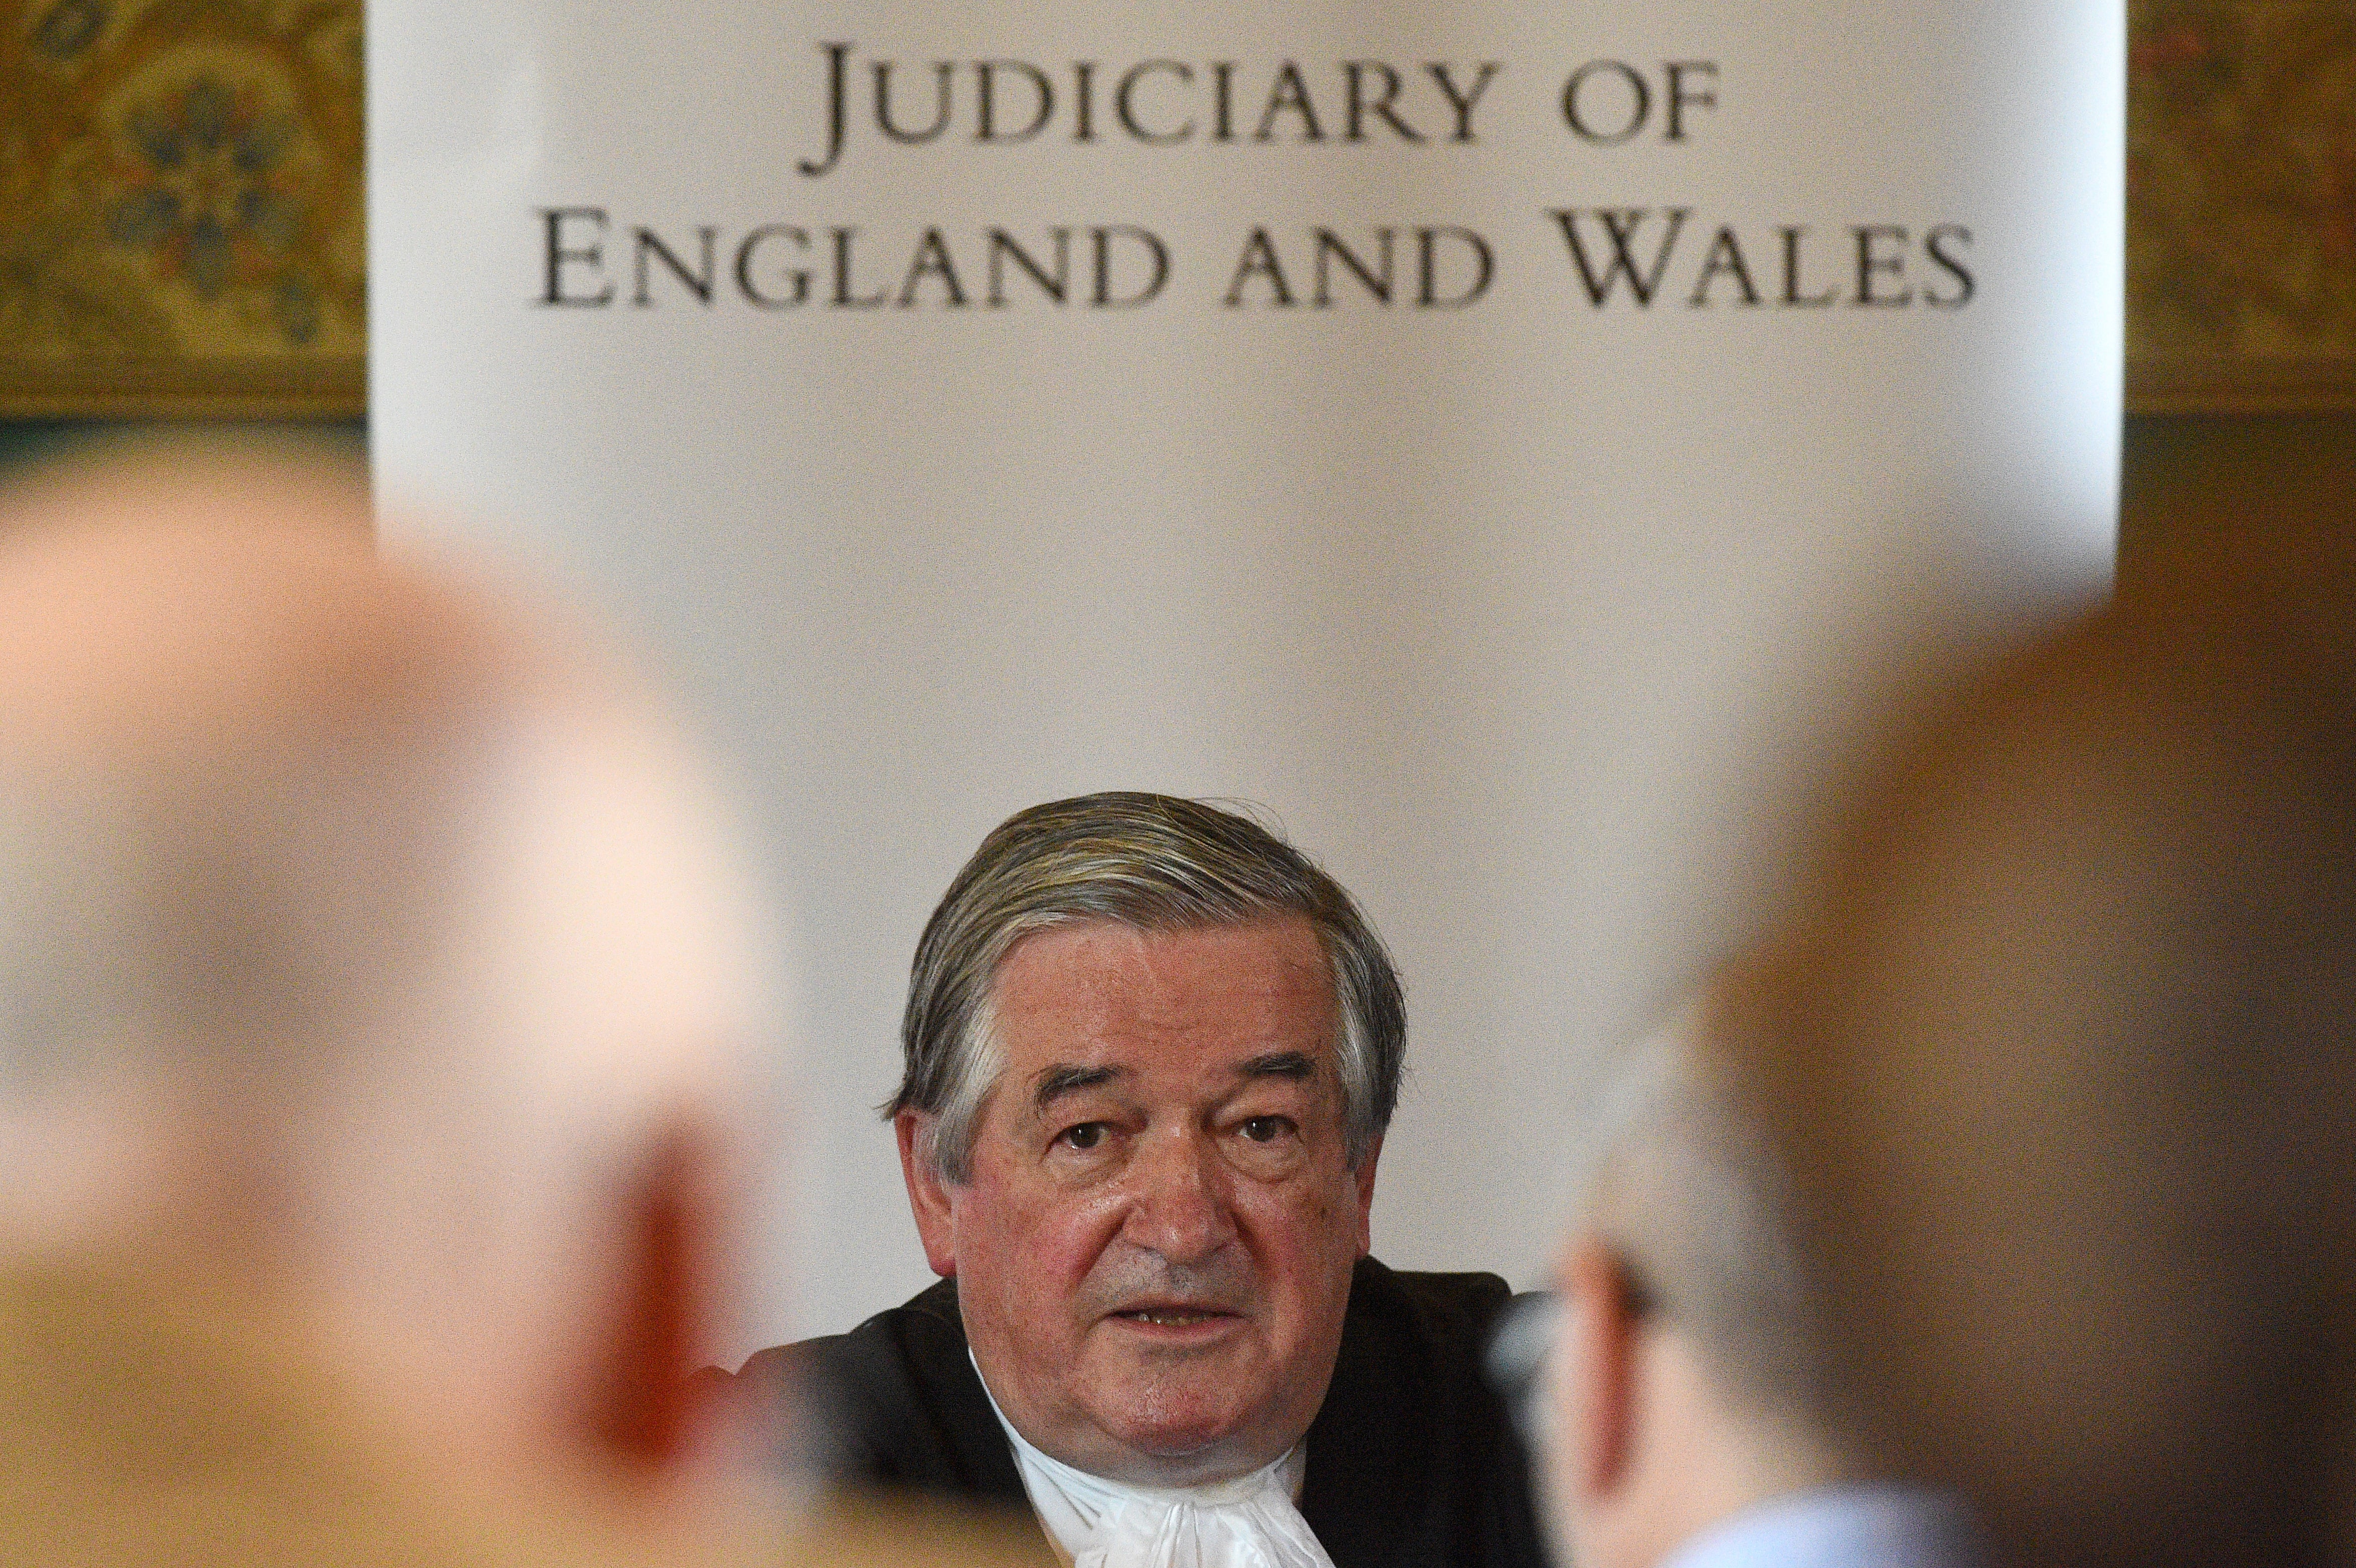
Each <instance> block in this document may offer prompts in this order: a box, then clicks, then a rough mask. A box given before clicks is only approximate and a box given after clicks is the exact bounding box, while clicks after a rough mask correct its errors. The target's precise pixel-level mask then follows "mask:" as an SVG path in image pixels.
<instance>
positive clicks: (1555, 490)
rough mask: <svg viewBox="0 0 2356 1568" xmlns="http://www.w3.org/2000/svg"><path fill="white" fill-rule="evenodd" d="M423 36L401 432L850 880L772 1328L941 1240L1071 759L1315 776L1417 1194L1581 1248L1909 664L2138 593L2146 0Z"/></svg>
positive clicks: (802, 1132) (403, 73) (392, 220)
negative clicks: (1602, 1119)
mask: <svg viewBox="0 0 2356 1568" xmlns="http://www.w3.org/2000/svg"><path fill="white" fill-rule="evenodd" d="M368 26H369V34H368V37H369V67H370V69H369V113H370V132H371V151H370V167H369V191H370V207H371V210H370V215H369V234H370V245H371V256H370V291H371V314H372V345H371V357H372V364H373V389H372V399H371V408H372V439H373V443H374V453H375V460H376V464H377V467H378V472H379V475H380V485H381V487H382V488H383V490H384V491H385V492H386V493H387V496H388V498H389V499H393V500H402V499H416V498H423V499H427V500H430V501H432V502H434V503H435V504H437V505H440V506H442V507H450V508H455V511H454V512H453V515H458V516H463V517H467V518H469V519H471V520H472V521H473V522H475V523H477V524H478V525H479V526H481V527H483V528H487V529H490V530H493V531H492V532H491V533H490V534H489V535H487V538H488V539H490V540H492V541H493V542H496V543H497V544H498V545H500V546H501V547H503V548H505V549H509V550H510V551H515V550H520V551H522V552H525V553H526V554H527V555H529V556H531V557H535V558H539V559H541V560H544V561H548V562H553V563H557V564H558V565H560V567H561V569H562V570H563V571H567V572H569V573H570V574H571V575H572V576H573V578H574V579H575V580H576V581H585V582H586V583H587V584H588V585H589V586H590V587H591V588H592V590H593V591H594V592H596V593H598V594H599V595H601V596H602V597H604V598H605V600H606V601H607V602H608V603H611V604H612V605H614V606H615V607H616V608H618V609H620V610H621V611H622V612H623V613H625V614H626V616H628V617H629V618H631V620H632V621H633V622H634V623H635V624H637V626H638V627H639V629H640V630H641V632H642V633H643V634H644V635H646V636H647V637H648V638H649V639H650V640H651V641H653V642H654V643H655V644H656V645H657V646H658V647H659V649H660V650H661V651H662V652H663V653H664V654H665V655H666V656H668V657H669V659H670V661H671V662H672V665H673V667H674V671H675V673H676V674H677V675H678V676H679V677H680V678H681V680H682V681H683V682H684V684H685V685H686V687H687V688H688V689H689V691H690V692H691V695H692V698H693V700H694V701H695V703H696V705H697V710H698V712H699V715H700V717H701V720H703V721H704V722H705V723H706V724H707V725H708V726H709V727H710V728H711V730H712V731H713V733H714V734H715V735H716V736H717V737H718V738H719V739H720V740H721V741H722V742H723V745H724V746H725V747H726V748H727V749H729V750H730V751H731V752H732V753H733V758H734V763H735V764H736V765H737V767H738V768H739V769H740V770H741V776H742V778H743V780H744V783H745V784H746V786H747V787H748V789H749V790H750V791H751V793H752V795H753V796H754V798H755V802H756V803H757V805H758V806H759V808H760V810H761V812H762V813H763V816H762V827H763V829H764V832H765V834H766V848H767V849H768V850H769V851H770V852H771V853H772V854H773V856H774V859H775V865H776V872H777V875H778V878H779V880H780V883H781V885H782V886H783V888H784V889H786V890H787V894H788V897H789V901H790V909H791V913H792V919H793V934H794V938H795V940H796V942H797V944H798V951H797V953H796V955H795V967H796V969H797V971H798V976H799V987H800V992H801V997H802V1000H803V1002H804V1007H803V1010H802V1012H801V1015H800V1017H799V1019H798V1048H799V1051H800V1055H801V1060H802V1066H801V1077H802V1081H803V1083H804V1084H805V1095H804V1099H805V1104H806V1114H805V1115H804V1116H803V1119H802V1121H801V1123H800V1125H798V1127H796V1128H795V1129H794V1130H793V1131H794V1135H795V1136H796V1138H797V1139H798V1146H799V1151H800V1157H799V1158H798V1162H797V1170H798V1177H797V1178H795V1179H793V1180H791V1181H788V1180H787V1179H784V1178H782V1177H781V1179H780V1184H779V1190H780V1193H781V1194H783V1193H786V1192H789V1191H790V1192H792V1193H794V1194H795V1195H794V1196H793V1197H792V1198H791V1199H790V1200H786V1199H784V1198H782V1197H781V1200H780V1208H779V1213H778V1217H777V1221H776V1225H777V1232H778V1237H777V1245H776V1254H775V1256H774V1257H773V1258H770V1259H766V1260H765V1261H764V1267H765V1269H766V1274H767V1279H766V1285H767V1287H768V1289H769V1291H770V1296H769V1297H768V1299H769V1302H770V1307H769V1317H768V1319H767V1320H766V1322H764V1323H762V1324H759V1325H757V1326H756V1327H757V1328H758V1329H759V1330H760V1331H761V1332H762V1333H763V1334H764V1335H765V1336H766V1337H767V1338H772V1339H774V1338H779V1337H783V1336H785V1335H787V1334H799V1333H804V1332H813V1331H819V1330H830V1329H837V1328H845V1327H848V1326H849V1325H850V1324H851V1323H852V1322H853V1321H855V1320H856V1319H857V1318H859V1317H862V1316H863V1315H864V1314H866V1313H868V1312H870V1311H872V1310H874V1309H876V1308H879V1307H884V1306H886V1305H889V1304H891V1303H894V1302H895V1301H897V1300H899V1299H900V1298H902V1297H903V1296H906V1295H907V1294H909V1293H910V1292H912V1291H913V1290H914V1289H916V1287H917V1286H919V1285H922V1284H923V1283H924V1282H925V1280H926V1274H925V1270H924V1264H923V1261H922V1258H921V1254H920V1253H919V1252H918V1249H917V1245H916V1236H915V1232H914V1229H913V1227H912V1226H911V1225H910V1224H909V1222H908V1221H907V1220H906V1219H905V1202H904V1200H903V1198H902V1195H901V1189H900V1179H899V1175H898V1172H897V1169H896V1167H895V1164H894V1157H893V1152H892V1140H891V1138H890V1136H888V1133H887V1132H886V1130H885V1129H884V1128H883V1127H882V1126H881V1125H879V1124H878V1123H877V1122H876V1121H875V1120H874V1118H873V1112H872V1107H873V1106H874V1105H875V1104H877V1103H878V1102H880V1101H882V1100H883V1099H884V1098H885V1097H886V1096H887V1095H888V1094H889V1093H890V1092H891V1088H892V1085H893V1083H894V1079H895V1075H896V1072H897V1066H898V1057H897V1050H896V1043H895V1029H896V1023H897V1017H898V1009H899V1006H900V1001H901V995H902V989H903V986H904V984H905V974H906V965H907V962H908V957H909V955H910V952H911V950H912V948H913V946H914V944H915V942H916V934H917V931H918V929H919V927H920V925H921V924H922V923H923V921H924V918H925V916H926V913H927V912H928V911H929V909H930V907H931V905H932V903H933V901H934V900H935V899H937V897H938V895H939V894H940V892H941V891H942V890H943V889H944V888H945V887H946V885H947V884H948V880H949V877H950V875H951V873H952V872H953V871H954V870H955V869H956V868H957V866H958V864H959V863H960V862H961V860H962V859H964V857H965V856H966V855H967V854H968V853H969V852H970V851H971V849H972V848H974V846H975V845H976V843H977V842H978V841H979V840H980V837H981V836H982V834H983V833H984V832H985V831H987V829H988V828H989V827H991V826H992V825H993V824H995V823H996V822H997V821H999V820H1000V819H1001V818H1002V817H1003V816H1006V815H1007V814H1008V813H1010V812H1012V811H1013V810H1015V809H1017V808H1019V807H1021V806H1023V805H1029V804H1031V803H1033V802H1035V801H1039V800H1044V799H1047V798H1051V797H1054V796H1058V795H1070V794H1074V793H1077V792H1080V791H1085V790H1093V789H1100V788H1108V787H1126V788H1145V789H1156V790H1163V791H1169V792H1173V793H1179V794H1186V795H1219V796H1231V797H1237V798H1240V799H1243V800H1248V801H1252V802H1257V803H1259V804H1261V805H1265V806H1266V807H1267V808H1269V810H1270V811H1272V812H1273V814H1274V815H1275V816H1277V817H1278V818H1280V820H1281V822H1282V824H1283V826H1284V827H1285V828H1286V829H1287V830H1288V831H1289V833H1290V836H1291V837H1293V838H1294V839H1295V840H1296V841H1298V842H1299V843H1301V845H1302V846H1303V847H1305V848H1307V849H1309V850H1310V851H1311V852H1312V854H1314V855H1316V856H1317V857H1318V858H1319V859H1321V860H1322V861H1323V863H1324V864H1325V865H1326V866H1327V868H1328V869H1331V870H1333V872H1334V873H1335V874H1336V875H1338V876H1339V877H1340V878H1341V880H1343V881H1344V883H1345V884H1346V885H1348V886H1349V887H1350V888H1351V889H1352V890H1353V891H1355V892H1356V893H1357V894H1358V895H1359V897H1360V898H1361V899H1362V900H1363V901H1364V902H1365V905H1366V906H1367V908H1368V909H1369V911H1370V912H1371V913H1372V914H1373V916H1374V918H1375V919H1376V923H1378V925H1379V926H1380V928H1381V929H1382V931H1383V932H1384V933H1385V934H1386V935H1387V938H1388V939H1389V941H1390V942H1391V944H1393V946H1394V947H1395V949H1396V951H1397V953H1398V956H1399V959H1400V962H1401V965H1402V968H1403V970H1404V971H1405V974H1406V976H1407V979H1408V987H1409V992H1408V1000H1409V1008H1410V1016H1411V1033H1410V1048H1409V1049H1410V1061H1411V1067H1410V1072H1411V1079H1410V1082H1409V1085H1408V1094H1407V1097H1406V1100H1405V1102H1404V1104H1403V1108H1402V1110H1401V1113H1400V1116H1399V1120H1398V1124H1397V1125H1396V1126H1395V1127H1394V1130H1393V1136H1392V1137H1391V1139H1390V1141H1389V1144H1388V1146H1387V1151H1386V1154H1385V1157H1384V1160H1383V1171H1382V1180H1381V1190H1380V1191H1379V1193H1378V1196H1377V1200H1376V1243H1377V1251H1378V1253H1381V1254H1382V1255H1383V1256H1384V1257H1385V1258H1386V1259H1387V1261H1388V1262H1390V1263H1393V1264H1400V1265H1407V1266H1424V1267H1455V1268H1491V1269H1496V1270H1498V1271H1500V1272H1504V1273H1507V1274H1509V1275H1514V1276H1515V1278H1517V1279H1518V1280H1521V1281H1524V1282H1527V1281H1530V1280H1532V1279H1533V1278H1534V1277H1535V1276H1536V1275H1537V1271H1538V1269H1539V1268H1540V1266H1541V1264H1542V1263H1543V1261H1544V1257H1545V1252H1546V1248H1547V1245H1548V1243H1549V1242H1550V1240H1551V1234H1550V1232H1551V1231H1552V1228H1553V1226H1554V1225H1555V1223H1556V1222H1557V1221H1558V1218H1559V1214H1558V1202H1559V1173H1560V1172H1561V1171H1562V1169H1563V1168H1564V1167H1565V1165H1566V1163H1567V1161H1568V1159H1569V1153H1570V1151H1569V1149H1568V1147H1567V1144H1566V1139H1567V1136H1568V1135H1567V1131H1566V1127H1567V1122H1568V1118H1569V1116H1570V1115H1572V1114H1573V1113H1574V1112H1575V1111H1576V1110H1577V1108H1578V1107H1579V1105H1580V1102H1581V1097H1582V1095H1583V1093H1584V1092H1585V1090H1586V1088H1587V1086H1588V1083H1589V1081H1590V1068H1591V1065H1592V1063H1593V1061H1594V1060H1595V1053H1596V1051H1598V1049H1599V1047H1601V1045H1603V1044H1605V1043H1607V1042H1609V1041H1610V1040H1612V1039H1613V1038H1614V1037H1616V1036H1618V1035H1619V1034H1620V1033H1622V1031H1623V1030H1625V1029H1629V1028H1631V1027H1632V1026H1633V1025H1636V1024H1639V1023H1641V1022H1643V1021H1644V1019H1646V1017H1647V1015H1648V1013H1649V1012H1650V1010H1651V1009H1653V1008H1655V1007H1656V1006H1657V1005H1658V1004H1659V1002H1660V1000H1661V998H1662V997H1663V995H1664V993H1665V990H1666V989H1668V988H1671V987H1676V986H1677V985H1679V984H1681V983H1682V982H1683V981H1684V980H1685V979H1687V977H1688V976H1690V975H1691V974H1692V972H1693V968H1694V965H1697V963H1700V962H1702V961H1704V960H1705V959H1706V958H1707V956H1708V955H1710V954H1711V953H1713V952H1716V951H1719V949H1720V948H1722V946H1723V944H1725V943H1727V942H1728V941H1730V940H1731V939H1733V938H1734V937H1736V936H1738V935H1739V934H1740V932H1741V931H1742V930H1743V928H1744V923H1745V922H1746V921H1747V920H1749V919H1750V918H1751V917H1752V915H1753V914H1754V913H1755V912H1756V911H1757V910H1758V909H1759V908H1760V901H1761V900H1762V898H1765V897H1767V896H1769V895H1770V894H1771V893H1772V885H1773V876H1774V868H1775V866H1776V865H1777V864H1778V863H1779V862H1778V860H1777V854H1778V850H1779V847H1781V846H1783V845H1785V844H1787V843H1788V839H1789V835H1790V834H1791V832H1792V831H1793V830H1794V829H1793V825H1794V821H1795V820H1796V817H1795V812H1796V810H1797V803H1799V802H1800V801H1801V800H1802V799H1803V798H1804V795H1805V793H1806V791H1807V789H1808V788H1809V787H1810V785H1811V784H1813V783H1814V782H1815V781H1816V780H1817V779H1818V778H1819V777H1820V774H1821V771H1822V768H1823V765H1824V762H1825V759H1824V757H1823V755H1822V741H1824V739H1825V738H1826V736H1828V735H1832V734H1835V733H1837V732H1838V731H1840V730H1841V729H1842V728H1843V727H1844V726H1845V725H1847V723H1848V722H1850V721H1851V720H1853V719H1854V718H1855V717H1856V715H1857V714H1858V713H1859V712H1861V711H1864V710H1866V709H1868V708H1869V705H1870V704H1871V703H1872V701H1873V700H1874V699H1875V696H1876V694H1877V692H1879V691H1883V690H1886V689H1887V686H1888V683H1889V681H1890V678H1891V673H1890V672H1891V664H1890V660H1889V659H1888V658H1887V657H1886V656H1885V655H1886V651H1887V650H1889V649H1890V648H1893V647H1895V646H1898V645H1901V644H1904V643H1907V642H1911V641H1914V640H1916V639H1917V638H1918V637H1919V636H1920V635H1921V634H1922V630H1923V629H1924V628H1925V627H1928V626H1933V625H1937V626H1953V625H1969V626H1973V627H1976V628H1997V627H2000V626H2002V625H2004V624H2008V622H2009V621H2011V620H2013V619H2015V618H2017V617H2019V616H2022V615H2025V614H2029V613H2037V612H2038V611H2040V610H2041V609H2043V608H2046V607H2050V606H2051V604H2053V603H2056V602H2062V601H2070V600H2073V599H2076V598H2079V597H2083V596H2084V595H2086V594H2088V593H2090V592H2098V591H2099V589H2100V587H2101V585H2102V584H2103V583H2104V581H2107V573H2108V569H2109V558H2110V551H2111V547H2112V536H2113V526H2114V525H2113V517H2114V500H2115V483H2116V450H2117V432H2118V417H2119V403H2118V380H2119V347H2120V327H2119V312H2120V266H2121V263H2120V248H2121V246H2120V187H2121V166H2122V136H2123V130H2122V117H2123V110H2122V105H2123V94H2124V88H2123V77H2124V61H2123V48H2124V45H2123V36H2124V21H2123V16H2122V13H2121V5H2120V0H2034V3H2031V0H2021V3H2018V4H2009V5H1993V6H1992V5H1982V4H1965V3H1964V0H1858V3H1857V4H1852V5H1827V6H1783V5H1778V6H1764V5H1752V4H1734V3H1732V0H1664V3H1662V4H1659V5H1648V6H1642V7H1634V6H1625V7H1601V6H1559V5H1543V6H1542V5H1505V4H1477V3H1473V4H1466V3H1455V4H1450V5H1438V4H1433V5H1428V6H1425V7H1422V8H1420V9H1419V8H1417V7H1412V6H1385V7H1349V6H1341V5H1314V4H1294V3H1287V4H1269V5H1250V6H1241V5H1237V6H1227V5H1201V6H1194V7H1186V8H1173V7H1166V6H1156V5H1119V4H1102V3H1098V4H1089V5H1080V4H1076V3H1070V0H1043V3H1040V4H1033V5H1025V6H1022V7H1012V6H1003V7H1001V6H977V7H971V8H966V9H957V8H950V7H942V6H937V5H910V4H905V3H900V4H892V3H883V0H870V3H843V4H833V5H817V4H809V3H803V4H795V3H785V4H780V3H777V0H761V3H757V4H756V3H754V0H707V3H705V4H702V5H696V6H693V7H686V8H682V7H677V6H673V7H663V6H649V5H637V4H632V5H621V4H616V3H613V0H465V3H464V4H461V3H459V0H373V3H372V4H371V5H370V7H369V17H368ZM788 1282H790V1284H788ZM747 1348H750V1347H749V1346H748V1347H747Z"/></svg>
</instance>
